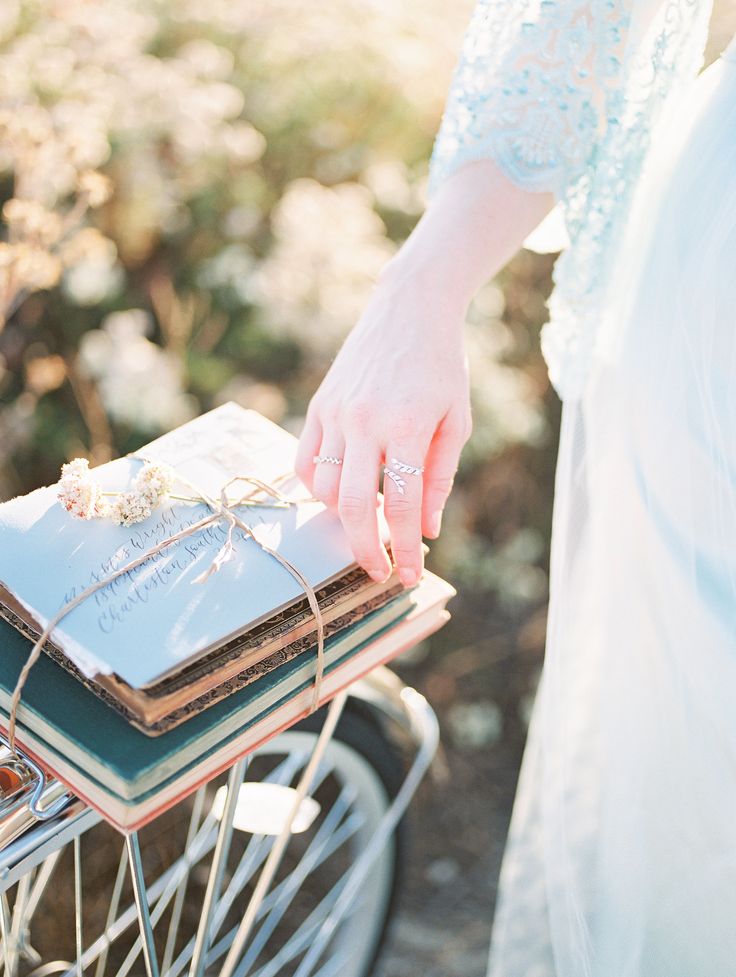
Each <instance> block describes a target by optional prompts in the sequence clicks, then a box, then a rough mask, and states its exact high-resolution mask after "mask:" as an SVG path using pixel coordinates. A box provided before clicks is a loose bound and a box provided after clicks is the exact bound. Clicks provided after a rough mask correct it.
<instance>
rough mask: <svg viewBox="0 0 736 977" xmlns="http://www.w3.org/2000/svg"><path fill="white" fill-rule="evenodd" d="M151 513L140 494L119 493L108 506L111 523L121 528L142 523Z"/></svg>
mask: <svg viewBox="0 0 736 977" xmlns="http://www.w3.org/2000/svg"><path fill="white" fill-rule="evenodd" d="M152 512H153V507H152V505H151V503H150V502H149V501H148V499H147V498H146V497H145V496H144V495H142V494H141V493H140V492H135V491H133V492H121V493H120V495H118V496H117V498H115V499H114V500H113V501H112V502H111V503H110V506H109V509H108V513H107V514H108V515H109V517H110V518H111V519H112V520H113V522H116V523H118V525H122V526H132V525H134V524H135V523H137V522H143V520H144V519H148V517H149V516H150V515H151V513H152Z"/></svg>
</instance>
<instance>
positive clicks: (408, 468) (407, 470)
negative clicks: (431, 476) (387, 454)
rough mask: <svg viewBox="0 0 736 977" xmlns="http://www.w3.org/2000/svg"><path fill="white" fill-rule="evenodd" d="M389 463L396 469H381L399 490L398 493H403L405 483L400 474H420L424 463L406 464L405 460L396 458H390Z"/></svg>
mask: <svg viewBox="0 0 736 977" xmlns="http://www.w3.org/2000/svg"><path fill="white" fill-rule="evenodd" d="M391 464H392V465H393V467H394V469H396V470H395V471H393V470H392V469H391V468H388V467H386V468H384V469H383V471H384V474H385V475H388V477H389V478H390V479H391V481H392V482H393V483H394V485H395V486H396V488H397V489H398V490H399V494H400V495H403V494H404V486H405V485H406V479H405V478H402V477H401V474H406V475H421V474H422V472H423V471H424V465H421V466H418V465H407V464H406V463H405V462H403V461H399V459H398V458H392V459H391ZM399 473H401V474H399Z"/></svg>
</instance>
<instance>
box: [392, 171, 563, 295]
mask: <svg viewBox="0 0 736 977" xmlns="http://www.w3.org/2000/svg"><path fill="white" fill-rule="evenodd" d="M553 205H554V197H553V195H552V194H551V193H549V192H542V193H536V192H535V193H533V192H530V191H528V190H522V189H520V188H519V187H517V186H516V185H515V184H514V183H512V182H511V181H510V180H509V179H508V177H506V176H505V175H504V174H503V172H502V171H501V170H500V169H499V168H498V167H497V166H496V164H495V163H494V162H493V161H492V160H490V159H482V160H476V161H473V162H469V163H465V164H463V165H462V166H461V167H459V168H458V169H457V170H456V171H455V172H454V173H453V174H452V175H451V176H450V177H448V178H447V179H446V180H445V182H444V183H443V184H442V185H441V187H440V188H439V189H438V191H437V193H436V194H435V196H434V197H433V199H432V201H431V203H430V205H429V206H428V207H427V209H426V211H425V212H424V214H423V215H422V218H421V220H420V221H419V222H418V223H417V225H416V226H415V228H414V230H413V231H412V233H411V234H410V236H409V237H408V238H407V240H406V241H405V242H404V244H403V245H402V247H401V248H400V250H399V251H398V252H397V253H396V255H395V256H394V257H393V258H392V259H391V260H390V261H389V262H388V263H387V264H386V265H385V267H384V269H383V271H382V273H381V276H380V279H381V282H382V285H383V286H386V287H388V288H390V289H393V288H397V289H401V288H403V287H404V286H405V285H406V284H407V283H409V282H411V283H412V284H413V285H416V284H420V285H421V284H426V287H427V288H429V289H430V290H431V291H432V292H433V293H434V294H435V295H436V296H437V301H439V302H441V303H442V304H443V305H444V304H445V303H446V304H447V307H448V309H457V308H462V309H465V308H467V306H468V304H469V303H470V301H471V299H472V298H473V296H474V295H475V293H476V292H477V290H478V289H479V288H480V287H481V285H483V284H484V283H485V282H486V281H488V279H490V278H492V277H493V276H494V275H495V274H496V273H497V272H498V271H500V270H501V268H503V266H504V265H505V264H506V262H507V261H509V259H510V258H512V257H513V256H514V254H515V253H516V252H517V251H518V250H519V248H520V247H521V246H522V243H523V241H524V239H525V238H526V236H527V235H528V234H529V233H530V232H531V231H532V230H534V228H535V227H536V226H537V225H538V224H539V223H540V221H541V220H542V219H543V218H544V217H545V216H546V215H547V214H548V213H549V211H550V210H551V209H552V207H553Z"/></svg>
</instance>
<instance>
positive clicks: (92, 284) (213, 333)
mask: <svg viewBox="0 0 736 977" xmlns="http://www.w3.org/2000/svg"><path fill="white" fill-rule="evenodd" d="M469 8H470V3H469V0H468V2H464V3H462V4H456V3H454V2H453V0H406V2H404V3H402V4H395V3H393V2H391V0H339V2H338V3H336V4H333V5H331V7H330V12H329V16H327V15H326V12H325V8H324V7H323V6H320V5H316V4H295V3H294V2H293V0H264V2H260V3H253V2H251V0H207V2H204V0H3V3H2V4H1V5H0V206H1V207H2V225H1V226H0V497H7V496H8V495H11V494H14V493H16V492H20V491H26V490H28V489H29V488H31V487H33V486H35V485H37V484H41V483H44V482H50V481H53V480H55V479H56V477H57V473H58V470H59V465H60V464H61V463H62V462H64V461H66V460H68V459H69V458H71V457H73V456H76V455H85V456H87V457H89V458H90V459H91V461H92V462H93V463H96V462H100V461H103V460H105V459H107V458H110V457H112V456H114V455H115V454H118V453H120V452H124V451H127V450H130V449H131V448H133V447H136V446H138V445H139V444H140V443H141V442H142V441H144V440H146V439H147V438H149V437H151V436H153V435H155V434H156V433H158V432H160V431H162V430H166V429H167V428H169V427H171V426H174V425H176V424H179V423H181V422H182V421H184V420H186V419H187V418H189V417H191V416H193V415H195V414H196V413H198V412H199V411H200V410H203V409H207V408H209V407H211V406H213V405H215V404H217V403H219V402H221V401H223V400H226V399H235V400H238V401H239V402H241V403H243V404H245V405H247V406H253V407H256V408H257V409H258V410H261V411H263V412H264V413H266V414H268V415H269V416H271V417H273V418H274V419H275V420H277V421H278V422H280V423H283V424H284V425H286V426H287V427H289V428H291V429H292V430H293V431H295V432H298V431H299V430H300V427H301V420H302V416H303V411H304V409H305V406H306V403H307V401H308V399H309V397H310V395H311V393H312V392H313V391H314V389H315V388H316V386H317V385H318V383H319V381H320V379H321V377H322V376H323V375H324V372H325V370H326V369H327V367H328V365H329V363H330V361H331V359H332V357H333V356H334V354H335V351H336V350H337V348H338V346H339V344H340V342H341V340H342V338H343V337H344V336H345V334H346V333H347V331H348V330H349V329H350V327H351V326H352V325H353V323H354V322H355V320H356V319H357V318H358V316H359V314H360V312H361V310H362V307H363V305H364V303H365V301H366V298H367V296H368V294H369V292H370V289H371V288H372V286H373V282H374V281H375V278H376V276H377V274H378V272H379V270H380V269H381V267H382V265H383V264H384V263H385V261H386V260H387V259H388V258H389V257H390V256H391V255H392V254H393V253H394V252H395V250H396V249H397V248H398V247H399V246H400V244H401V242H402V240H403V239H404V238H405V237H406V236H407V235H408V234H409V232H410V231H411V228H412V226H413V224H414V223H415V221H416V220H417V219H418V217H419V215H420V214H421V211H422V207H423V199H424V187H425V180H426V171H427V159H428V156H429V152H430V150H431V146H432V140H433V137H434V134H435V132H436V129H437V126H438V124H439V119H440V114H441V111H442V107H443V104H444V98H445V94H446V89H447V84H448V82H449V77H450V73H451V70H452V67H453V65H454V62H455V58H456V56H457V50H458V47H459V44H460V38H461V34H462V30H463V28H464V26H465V24H466V21H467V16H468V13H469ZM548 265H549V262H547V260H546V259H542V258H537V257H536V256H535V257H533V256H531V255H530V254H526V253H522V255H520V257H519V258H518V259H516V261H515V262H514V263H513V264H512V266H511V267H510V268H509V269H508V271H507V272H506V273H505V274H504V276H503V281H502V282H501V283H500V284H499V283H489V284H488V286H487V287H486V288H484V289H483V290H482V291H481V292H480V293H479V295H478V297H477V299H476V301H475V303H474V305H473V308H472V309H471V313H470V315H469V321H468V327H467V328H468V343H469V348H470V354H471V361H472V374H473V398H474V405H475V429H474V434H473V437H472V439H471V442H470V443H469V444H468V445H467V446H466V451H465V453H464V457H463V467H462V469H461V473H460V478H459V480H458V489H457V502H456V504H455V509H454V514H450V522H451V524H453V530H452V537H454V538H455V540H456V541H458V540H462V541H463V543H462V546H460V545H456V546H454V547H453V545H452V538H449V539H448V540H447V541H445V540H443V541H442V545H440V543H439V542H438V544H436V545H437V551H438V554H439V556H440V557H441V558H442V559H443V560H444V561H445V566H446V567H450V568H452V570H453V572H455V573H456V575H457V576H458V577H459V578H462V579H466V578H467V580H468V582H469V583H472V582H474V581H475V579H476V577H477V575H478V572H479V568H480V567H486V568H488V566H489V565H490V564H491V563H493V560H494V559H496V558H498V559H501V560H505V561H506V563H504V564H503V566H506V565H507V564H508V565H511V564H509V561H511V563H513V565H514V566H515V567H516V564H517V563H518V564H520V565H521V569H520V570H518V572H517V571H516V570H515V571H514V573H513V574H511V575H509V574H508V573H502V572H499V573H495V575H494V572H491V571H488V572H486V573H485V574H484V579H485V580H486V581H487V582H488V586H490V587H491V588H497V587H501V586H502V584H499V583H498V580H499V579H503V580H508V579H510V576H512V577H513V580H514V583H513V589H514V593H515V594H516V595H517V596H518V595H522V596H524V595H526V596H527V597H529V596H531V598H536V597H538V596H539V594H540V592H541V591H542V590H543V586H540V582H539V580H538V578H537V577H535V576H534V574H531V575H530V574H526V575H525V574H524V572H523V566H524V565H526V564H530V563H535V562H538V561H539V559H540V547H539V546H536V547H535V546H534V545H529V541H528V538H527V537H519V540H520V541H521V540H526V542H519V541H517V543H514V538H515V536H516V535H517V534H518V532H519V531H520V527H521V526H522V525H524V524H525V523H528V521H529V514H530V512H531V511H533V510H534V507H535V506H537V505H538V503H539V498H538V497H537V496H536V495H535V490H534V487H533V486H534V485H535V484H536V483H535V480H534V479H535V474H534V473H533V472H532V471H531V470H530V465H531V462H530V461H529V459H533V458H535V457H536V456H537V455H538V454H539V448H540V447H543V446H544V445H545V444H546V445H550V444H551V442H552V439H551V438H550V431H549V423H548V421H547V410H546V408H545V403H544V401H545V397H546V396H547V390H548V386H547V383H546V375H545V372H544V370H543V369H542V365H541V360H540V358H539V353H538V348H537V342H536V335H537V331H538V327H539V322H540V321H541V316H542V311H543V297H542V292H543V291H544V289H545V288H546V287H547V280H548V271H549V267H548ZM552 447H553V445H552ZM524 451H526V452H528V454H527V455H524V454H523V452H524ZM520 452H522V454H520ZM535 452H536V453H535ZM514 459H515V461H514ZM496 471H498V472H499V477H501V476H503V477H506V478H509V479H511V480H512V482H513V485H514V487H515V489H518V488H519V485H521V484H522V483H523V484H524V485H525V486H526V488H525V490H524V491H522V492H518V491H515V493H514V499H515V502H514V504H513V505H511V506H510V507H507V509H504V505H503V500H502V498H501V496H499V494H498V493H497V492H496V494H494V491H495V490H493V489H492V490H491V492H490V494H489V486H490V487H492V486H493V485H494V482H495V478H496V476H495V475H494V474H493V473H495V472H496ZM471 474H472V476H473V477H472V478H471V477H470V475H471ZM542 498H543V496H542ZM520 500H521V501H520ZM498 517H501V518H498ZM534 518H535V519H536V520H537V522H538V524H539V525H538V529H541V530H543V529H544V528H545V525H544V522H545V519H546V509H544V507H542V511H541V514H540V515H539V517H538V518H537V517H536V516H535V517H534ZM494 520H495V524H494ZM447 535H448V537H449V536H450V534H449V533H448V534H447ZM514 560H515V561H516V563H514V562H513V561H514ZM489 561H490V563H489ZM524 561H526V564H525V563H524ZM463 575H465V576H463Z"/></svg>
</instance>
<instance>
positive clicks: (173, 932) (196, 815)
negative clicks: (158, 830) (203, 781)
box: [161, 787, 207, 974]
mask: <svg viewBox="0 0 736 977" xmlns="http://www.w3.org/2000/svg"><path fill="white" fill-rule="evenodd" d="M206 793H207V790H206V788H205V787H200V789H199V790H198V791H197V793H196V794H195V795H194V804H193V806H192V815H191V817H190V818H189V828H188V830H187V838H186V841H185V842H184V854H186V853H187V852H188V851H189V849H190V846H191V845H192V842H193V841H194V836H195V835H196V833H197V830H198V828H199V822H200V820H201V818H202V812H203V810H204V802H205V796H206ZM189 875H190V870H189V868H188V869H187V872H186V874H185V875H184V878H183V879H182V880H181V882H180V884H179V887H178V889H177V891H176V899H175V900H174V906H173V909H172V910H171V919H170V920H169V929H168V932H167V934H166V947H165V949H164V958H163V962H162V964H161V972H162V973H163V974H166V972H167V971H168V969H169V966H170V965H171V960H172V958H173V956H174V949H175V947H176V938H177V936H178V935H179V922H180V920H181V913H182V910H183V908H184V896H185V895H186V891H187V884H188V882H189Z"/></svg>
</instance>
